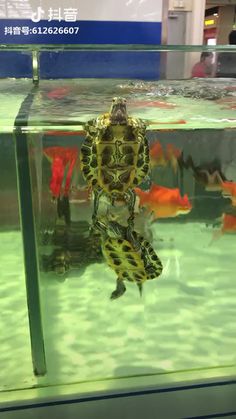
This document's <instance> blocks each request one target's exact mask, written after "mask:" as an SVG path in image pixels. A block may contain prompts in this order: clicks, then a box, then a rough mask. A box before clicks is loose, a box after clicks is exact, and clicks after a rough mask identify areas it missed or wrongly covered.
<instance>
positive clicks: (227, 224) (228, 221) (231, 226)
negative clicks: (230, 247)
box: [221, 214, 236, 233]
mask: <svg viewBox="0 0 236 419" xmlns="http://www.w3.org/2000/svg"><path fill="white" fill-rule="evenodd" d="M221 232H222V233H236V216H235V215H232V214H223V224H222V227H221Z"/></svg>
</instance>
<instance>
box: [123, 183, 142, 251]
mask: <svg viewBox="0 0 236 419" xmlns="http://www.w3.org/2000/svg"><path fill="white" fill-rule="evenodd" d="M125 198H126V200H127V203H128V209H129V214H130V216H129V218H128V220H127V223H128V228H127V240H128V241H129V242H131V243H132V245H133V246H134V249H135V250H136V251H139V250H140V243H139V241H138V240H137V238H136V235H135V232H134V207H135V200H136V195H135V192H134V191H133V190H132V189H129V190H128V191H127V193H126V196H125Z"/></svg>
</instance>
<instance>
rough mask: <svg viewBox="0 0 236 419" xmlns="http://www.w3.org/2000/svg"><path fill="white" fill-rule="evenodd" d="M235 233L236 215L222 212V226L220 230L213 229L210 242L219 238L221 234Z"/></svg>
mask: <svg viewBox="0 0 236 419" xmlns="http://www.w3.org/2000/svg"><path fill="white" fill-rule="evenodd" d="M225 233H226V234H232V233H236V216H235V215H232V214H226V213H224V214H223V215H222V226H221V229H220V230H217V231H214V233H213V236H212V239H211V242H210V244H212V243H213V241H214V240H217V239H219V238H220V237H221V236H222V235H223V234H225Z"/></svg>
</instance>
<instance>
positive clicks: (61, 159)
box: [43, 146, 78, 198]
mask: <svg viewBox="0 0 236 419" xmlns="http://www.w3.org/2000/svg"><path fill="white" fill-rule="evenodd" d="M43 152H44V154H45V156H46V157H47V158H48V159H49V161H50V162H51V164H52V166H51V168H52V177H51V180H50V190H51V193H52V196H53V197H54V198H59V196H60V195H61V193H62V183H63V179H64V176H65V172H66V168H67V166H68V170H67V173H66V179H65V187H64V193H63V194H64V196H67V195H68V193H69V189H70V183H71V177H72V173H73V169H74V166H75V164H76V161H77V159H78V149H77V147H60V146H58V147H46V148H44V150H43Z"/></svg>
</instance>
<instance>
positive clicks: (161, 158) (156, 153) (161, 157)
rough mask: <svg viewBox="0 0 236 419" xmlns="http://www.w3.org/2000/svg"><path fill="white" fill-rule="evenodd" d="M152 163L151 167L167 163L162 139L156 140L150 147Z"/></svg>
mask: <svg viewBox="0 0 236 419" xmlns="http://www.w3.org/2000/svg"><path fill="white" fill-rule="evenodd" d="M150 164H151V167H153V166H166V165H167V161H166V157H165V154H164V150H163V148H162V145H161V143H160V141H156V142H155V143H154V144H152V146H151V147H150Z"/></svg>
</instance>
